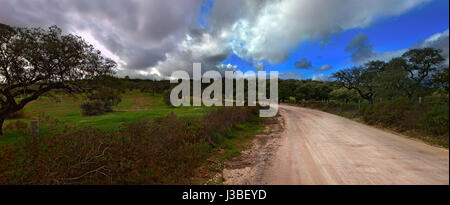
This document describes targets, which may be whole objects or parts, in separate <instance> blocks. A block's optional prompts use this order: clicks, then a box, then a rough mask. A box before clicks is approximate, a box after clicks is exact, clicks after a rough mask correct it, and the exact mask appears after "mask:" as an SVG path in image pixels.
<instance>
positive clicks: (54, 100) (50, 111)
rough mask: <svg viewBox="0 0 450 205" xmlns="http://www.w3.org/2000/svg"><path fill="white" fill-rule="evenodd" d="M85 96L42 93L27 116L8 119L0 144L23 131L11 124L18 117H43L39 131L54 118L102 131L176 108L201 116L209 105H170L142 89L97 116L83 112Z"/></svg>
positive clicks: (179, 112)
mask: <svg viewBox="0 0 450 205" xmlns="http://www.w3.org/2000/svg"><path fill="white" fill-rule="evenodd" d="M83 99H84V96H82V95H76V96H70V95H66V94H53V95H52V96H43V97H40V98H39V99H38V100H36V101H34V102H32V103H30V104H29V105H27V106H26V107H25V109H24V112H25V117H24V118H19V119H13V120H7V121H6V122H5V136H4V137H0V144H4V143H11V142H14V141H15V140H16V138H18V137H20V136H22V135H23V133H21V132H20V131H18V130H17V129H14V126H11V125H10V126H8V125H9V124H12V123H14V122H16V121H23V122H24V123H26V124H29V121H30V120H31V119H37V120H40V133H41V134H45V133H46V130H47V129H48V128H49V127H50V126H54V124H55V121H58V122H62V123H65V124H70V125H72V126H76V127H80V126H93V127H96V128H99V129H100V130H102V131H116V130H119V129H120V128H121V127H122V126H123V124H124V123H126V122H130V121H133V120H137V119H154V118H158V117H163V116H166V115H167V114H169V113H171V112H173V113H175V114H176V115H177V116H180V117H184V116H202V115H203V114H204V113H205V112H207V111H208V110H210V109H211V108H210V107H169V106H167V105H166V104H164V102H163V98H162V95H161V94H155V95H152V94H149V93H142V92H140V91H138V90H133V91H127V92H126V93H124V94H123V95H122V101H121V102H120V103H119V104H118V105H117V106H115V107H113V110H114V112H108V113H105V114H102V115H97V116H83V115H82V114H81V109H80V103H81V102H82V101H83Z"/></svg>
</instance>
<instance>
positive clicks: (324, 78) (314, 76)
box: [311, 73, 330, 81]
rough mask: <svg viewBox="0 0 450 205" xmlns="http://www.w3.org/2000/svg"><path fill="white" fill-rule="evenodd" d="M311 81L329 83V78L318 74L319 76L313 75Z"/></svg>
mask: <svg viewBox="0 0 450 205" xmlns="http://www.w3.org/2000/svg"><path fill="white" fill-rule="evenodd" d="M311 79H312V80H315V81H329V79H330V76H328V75H325V74H323V73H320V74H313V75H312V78H311Z"/></svg>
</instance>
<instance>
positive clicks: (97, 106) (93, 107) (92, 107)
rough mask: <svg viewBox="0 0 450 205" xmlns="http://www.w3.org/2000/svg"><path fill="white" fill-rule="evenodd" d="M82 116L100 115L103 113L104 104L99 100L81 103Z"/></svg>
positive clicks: (104, 110)
mask: <svg viewBox="0 0 450 205" xmlns="http://www.w3.org/2000/svg"><path fill="white" fill-rule="evenodd" d="M80 107H81V110H82V114H83V115H85V116H91V115H100V114H103V113H105V112H106V111H107V110H106V108H105V103H104V102H102V101H99V100H90V101H86V102H83V103H81V105H80Z"/></svg>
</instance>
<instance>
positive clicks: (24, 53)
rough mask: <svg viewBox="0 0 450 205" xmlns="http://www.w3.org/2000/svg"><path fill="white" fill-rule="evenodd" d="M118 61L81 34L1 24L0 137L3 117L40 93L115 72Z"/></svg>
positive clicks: (68, 88) (74, 87)
mask: <svg viewBox="0 0 450 205" xmlns="http://www.w3.org/2000/svg"><path fill="white" fill-rule="evenodd" d="M115 66H116V63H115V62H114V61H112V60H111V59H108V58H104V57H103V56H102V55H101V54H100V52H99V51H98V50H96V49H94V47H93V46H92V45H90V44H88V43H87V42H85V41H84V40H83V39H82V38H81V37H79V36H75V35H72V34H64V33H62V31H61V29H59V28H58V27H56V26H53V27H50V28H49V29H41V28H16V27H10V26H7V25H3V24H0V105H1V107H0V136H1V135H2V134H3V132H2V127H3V122H4V120H5V119H6V118H7V117H8V115H10V114H11V113H14V112H17V111H19V110H21V109H23V108H24V106H25V105H27V104H28V103H29V102H32V101H33V100H36V99H38V98H39V96H41V95H43V94H45V93H47V92H49V91H51V90H54V89H60V90H64V91H67V92H73V91H76V90H80V89H81V88H82V86H81V83H82V82H86V81H88V80H91V81H92V80H96V79H97V78H98V77H101V76H105V75H111V74H113V73H114V68H115Z"/></svg>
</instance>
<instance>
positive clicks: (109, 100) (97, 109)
mask: <svg viewBox="0 0 450 205" xmlns="http://www.w3.org/2000/svg"><path fill="white" fill-rule="evenodd" d="M87 99H88V100H87V101H86V102H83V103H82V104H81V106H80V107H81V109H82V112H83V115H87V116H90V115H99V114H102V113H104V112H111V111H112V106H115V105H118V104H119V103H120V102H121V101H122V98H121V96H120V92H119V91H118V90H115V89H112V88H109V87H101V88H98V89H96V90H94V91H92V92H91V93H89V94H88V96H87Z"/></svg>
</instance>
